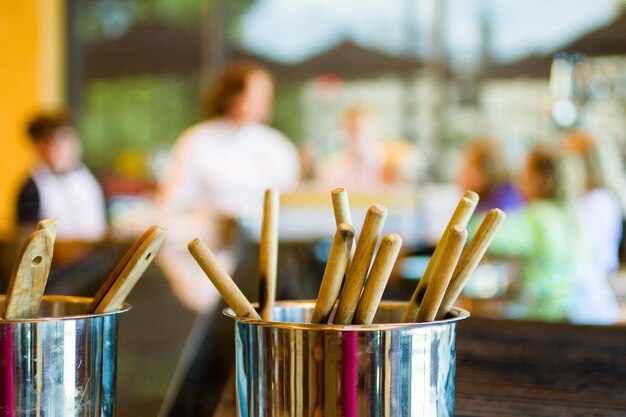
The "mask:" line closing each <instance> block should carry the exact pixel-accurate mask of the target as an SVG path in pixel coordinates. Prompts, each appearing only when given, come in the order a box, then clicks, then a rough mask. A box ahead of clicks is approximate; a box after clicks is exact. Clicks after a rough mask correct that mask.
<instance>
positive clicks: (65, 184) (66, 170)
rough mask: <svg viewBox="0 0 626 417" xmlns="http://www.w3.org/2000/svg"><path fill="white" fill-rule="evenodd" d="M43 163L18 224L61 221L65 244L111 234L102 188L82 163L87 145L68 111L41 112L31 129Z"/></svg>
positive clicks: (23, 193) (29, 183) (21, 200)
mask: <svg viewBox="0 0 626 417" xmlns="http://www.w3.org/2000/svg"><path fill="white" fill-rule="evenodd" d="M27 133H28V136H29V137H30V139H31V143H32V144H33V146H34V148H35V150H36V154H37V161H36V163H35V166H34V167H33V168H32V170H31V173H30V176H29V177H28V179H27V180H26V181H25V182H24V184H23V185H22V187H21V189H20V191H19V195H18V198H17V221H18V223H19V224H20V225H23V226H28V227H33V226H34V224H35V223H37V222H38V221H39V220H41V219H47V218H56V219H58V220H59V226H58V235H57V236H58V239H59V240H89V241H93V240H99V239H102V238H104V237H105V235H106V232H107V220H106V207H105V198H104V194H103V192H102V188H101V187H100V184H99V183H98V181H97V180H96V178H95V177H94V176H93V174H92V173H91V171H89V169H88V168H87V167H86V166H85V165H84V164H83V163H82V162H81V160H80V158H81V152H82V149H81V145H80V141H79V138H78V135H77V134H76V131H75V130H74V127H73V125H72V122H71V120H70V117H69V115H68V114H67V113H65V112H50V113H41V114H39V115H37V116H35V117H34V118H33V119H32V120H31V121H30V122H29V123H28V127H27Z"/></svg>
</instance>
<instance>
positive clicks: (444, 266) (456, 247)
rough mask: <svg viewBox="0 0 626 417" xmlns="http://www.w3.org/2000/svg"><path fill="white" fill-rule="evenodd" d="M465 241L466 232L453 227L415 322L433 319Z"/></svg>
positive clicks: (457, 226) (460, 227)
mask: <svg viewBox="0 0 626 417" xmlns="http://www.w3.org/2000/svg"><path fill="white" fill-rule="evenodd" d="M466 240H467V230H466V229H465V228H464V227H462V226H459V225H455V226H453V227H452V231H451V232H450V233H449V234H448V237H447V239H446V240H445V242H444V247H443V252H442V254H441V258H440V259H439V264H438V265H437V269H436V270H435V272H434V273H433V277H432V280H431V282H430V284H428V287H427V288H426V294H425V295H424V299H423V301H422V303H421V304H420V306H419V309H418V310H417V319H416V321H417V322H426V321H433V320H434V319H435V316H436V315H437V310H439V306H440V305H441V300H443V296H444V294H445V292H446V288H448V283H449V282H450V278H451V277H452V273H453V272H454V268H455V266H456V264H457V262H458V260H459V256H461V251H462V250H463V245H464V244H465V241H466Z"/></svg>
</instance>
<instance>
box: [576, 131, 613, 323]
mask: <svg viewBox="0 0 626 417" xmlns="http://www.w3.org/2000/svg"><path fill="white" fill-rule="evenodd" d="M564 145H565V148H566V150H567V151H569V152H570V153H572V154H574V155H578V156H580V158H581V160H582V162H583V166H584V172H585V196H584V201H583V203H584V204H583V211H584V215H585V216H584V217H585V220H586V221H585V223H584V226H585V231H586V237H587V239H588V240H587V242H586V243H587V245H586V248H587V251H588V253H589V255H590V256H589V257H588V259H589V261H590V263H589V265H588V267H587V268H585V269H584V273H581V274H580V276H579V282H578V286H577V290H576V302H575V303H574V308H573V310H572V313H571V317H570V319H571V320H572V321H573V322H576V323H587V324H609V323H614V322H615V321H616V319H617V316H618V305H617V300H616V298H615V295H614V294H613V291H612V290H611V288H610V286H609V283H608V278H609V276H610V275H611V274H613V273H615V272H616V271H617V269H618V268H619V244H620V241H621V238H622V217H623V211H622V207H621V205H620V201H619V200H618V198H617V196H618V195H620V194H619V193H620V192H623V191H621V190H622V187H621V186H623V184H624V183H623V179H624V178H623V177H624V171H623V166H622V161H621V158H620V156H619V152H616V150H615V149H608V148H603V147H602V146H601V144H600V143H599V142H597V141H594V140H593V139H592V138H591V137H589V136H587V135H586V134H584V133H580V132H574V133H571V134H570V135H568V136H567V137H566V138H565V142H564ZM602 145H604V146H605V147H606V146H609V145H610V143H608V142H604V143H603V144H602ZM613 190H615V191H613Z"/></svg>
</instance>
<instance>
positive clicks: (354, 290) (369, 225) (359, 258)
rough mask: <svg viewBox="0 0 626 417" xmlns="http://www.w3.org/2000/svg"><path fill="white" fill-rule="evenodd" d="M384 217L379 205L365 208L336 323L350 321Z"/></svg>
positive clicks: (347, 322)
mask: <svg viewBox="0 0 626 417" xmlns="http://www.w3.org/2000/svg"><path fill="white" fill-rule="evenodd" d="M386 217H387V209H386V208H385V207H383V206H381V205H378V204H375V205H373V206H371V207H370V208H369V209H368V210H367V214H366V215H365V220H364V222H363V227H362V229H361V235H360V236H359V239H358V241H357V246H356V252H355V253H354V258H353V259H352V263H351V264H350V269H349V270H348V273H347V274H346V282H345V284H344V288H343V291H342V292H341V298H340V299H339V306H338V307H337V313H336V314H335V318H334V321H333V322H334V323H336V324H350V323H352V319H353V318H354V312H355V311H356V307H357V304H358V303H359V298H360V297H361V291H362V290H363V284H364V283H365V278H366V277H367V272H368V271H369V269H370V265H371V263H372V258H373V256H374V251H375V250H376V245H377V244H378V236H379V235H380V232H381V231H382V229H383V225H384V223H385V218H386Z"/></svg>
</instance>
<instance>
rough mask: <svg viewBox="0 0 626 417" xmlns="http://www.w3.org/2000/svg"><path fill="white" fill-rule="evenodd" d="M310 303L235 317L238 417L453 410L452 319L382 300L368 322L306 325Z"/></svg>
mask: <svg viewBox="0 0 626 417" xmlns="http://www.w3.org/2000/svg"><path fill="white" fill-rule="evenodd" d="M314 306H315V302H313V301H293V302H291V301H285V302H277V303H276V305H275V307H274V311H273V317H274V321H272V322H265V321H259V320H250V319H244V318H239V317H235V314H234V313H233V312H232V310H230V309H226V310H224V314H225V315H227V316H229V317H232V318H234V319H235V320H236V324H235V345H236V376H237V402H238V408H239V415H240V416H242V417H270V416H281V417H282V416H289V417H300V416H311V417H322V416H324V417H356V416H358V417H374V416H376V417H387V416H389V417H405V416H452V415H454V374H455V356H456V349H455V340H456V322H457V321H459V320H462V319H465V318H467V317H468V316H469V313H468V312H467V311H465V310H461V309H453V310H452V311H451V313H450V315H449V317H448V318H447V319H446V320H442V321H437V322H432V323H402V324H400V323H399V321H400V318H401V317H402V314H403V312H404V308H405V306H406V303H400V302H382V303H381V304H380V307H379V309H378V313H377V315H376V319H375V324H372V325H347V326H344V325H319V324H310V323H309V321H310V318H311V315H312V313H313V309H314Z"/></svg>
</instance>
